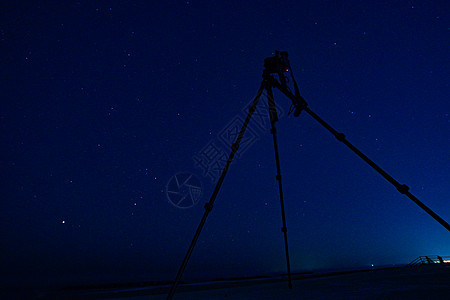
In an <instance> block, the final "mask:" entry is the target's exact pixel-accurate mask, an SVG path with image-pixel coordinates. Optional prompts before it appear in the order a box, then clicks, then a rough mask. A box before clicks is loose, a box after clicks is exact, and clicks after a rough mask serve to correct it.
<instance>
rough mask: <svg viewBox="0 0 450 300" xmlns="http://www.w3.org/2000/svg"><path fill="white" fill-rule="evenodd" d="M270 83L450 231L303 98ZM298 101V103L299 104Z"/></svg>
mask: <svg viewBox="0 0 450 300" xmlns="http://www.w3.org/2000/svg"><path fill="white" fill-rule="evenodd" d="M271 83H272V84H273V85H274V86H275V87H276V88H278V89H279V90H280V91H281V92H283V94H285V95H286V96H287V97H288V98H290V99H291V100H292V103H293V104H294V105H295V104H300V106H301V109H302V110H305V111H306V112H307V113H308V114H309V115H310V116H311V117H313V118H314V119H315V120H316V121H317V122H319V123H320V125H322V126H323V127H325V128H326V129H327V130H328V131H329V132H331V134H333V135H334V137H335V138H336V139H337V140H338V141H340V142H342V143H344V145H346V146H347V147H348V148H350V150H352V151H353V152H354V153H355V154H356V155H358V156H359V157H360V158H361V159H362V160H364V161H365V162H366V163H367V164H368V165H369V166H371V167H372V168H373V169H374V170H375V171H377V172H378V173H379V174H380V175H381V176H383V177H384V178H385V179H386V180H387V181H389V182H390V183H391V184H392V185H393V186H394V187H395V188H396V189H397V190H398V191H399V192H400V193H401V194H404V195H406V196H407V197H408V198H409V199H411V200H412V201H413V202H414V203H415V204H417V205H418V206H419V207H420V208H421V209H423V210H424V211H425V212H426V213H427V214H429V215H430V216H431V217H433V219H435V220H436V221H438V222H439V224H441V225H442V226H444V228H445V229H447V230H448V231H450V225H449V224H448V223H447V222H446V221H445V220H444V219H442V218H441V217H440V216H439V215H438V214H436V213H435V212H434V211H432V210H431V209H430V208H429V207H428V206H426V205H425V204H423V202H421V201H420V200H419V199H417V197H416V196H414V195H413V194H411V193H410V192H409V187H408V186H407V185H405V184H400V183H399V182H398V181H397V180H395V179H394V178H393V177H392V176H391V175H389V174H388V173H386V171H384V170H383V169H382V168H381V167H380V166H378V165H377V164H376V163H374V162H373V161H372V160H371V159H370V158H368V157H367V156H366V155H365V154H364V153H362V152H361V151H360V150H359V149H358V148H356V147H355V146H353V144H352V143H350V142H349V141H347V140H346V139H345V135H344V134H343V133H340V132H337V131H336V130H335V129H334V128H333V127H331V126H330V124H328V123H327V122H325V121H324V120H323V119H322V118H321V117H319V116H318V115H317V114H316V113H315V112H313V111H312V110H311V109H309V107H308V106H307V104H306V102H305V100H304V99H303V98H301V97H300V98H301V99H299V97H297V96H295V95H294V94H292V93H291V92H290V91H289V90H288V89H286V88H284V87H283V86H282V85H281V84H280V83H279V82H277V81H276V80H272V81H271ZM299 101H300V103H299Z"/></svg>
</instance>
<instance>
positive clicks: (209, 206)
mask: <svg viewBox="0 0 450 300" xmlns="http://www.w3.org/2000/svg"><path fill="white" fill-rule="evenodd" d="M263 90H264V82H263V83H262V84H261V87H260V88H259V90H258V93H257V94H256V97H255V99H254V100H253V102H252V105H251V106H250V108H249V112H248V114H247V118H246V119H245V121H244V124H243V125H242V128H241V130H240V131H239V135H238V137H237V138H236V141H235V142H234V144H233V145H232V146H231V153H230V155H229V156H228V160H227V162H226V164H225V167H224V168H223V170H222V174H221V175H220V177H219V180H218V181H217V184H216V187H215V188H214V191H213V193H212V195H211V198H210V199H209V202H208V203H206V204H205V213H204V214H203V217H202V220H201V221H200V224H199V225H198V227H197V231H196V232H195V235H194V238H193V239H192V242H191V244H190V246H189V249H188V251H187V253H186V256H185V257H184V260H183V263H182V264H181V266H180V269H179V270H178V273H177V277H176V279H175V282H174V283H173V285H172V286H171V288H170V291H169V294H168V295H167V299H172V297H173V295H174V294H175V290H176V288H177V286H178V283H179V282H180V279H181V276H182V275H183V272H184V269H185V268H186V265H187V263H188V261H189V258H190V257H191V254H192V251H193V250H194V247H195V244H196V243H197V240H198V237H199V236H200V233H201V231H202V229H203V226H204V225H205V222H206V218H207V217H208V214H209V213H210V212H211V210H212V209H213V204H214V201H215V200H216V197H217V194H218V193H219V190H220V187H221V186H222V183H223V180H224V179H225V175H226V174H227V172H228V168H229V167H230V165H231V162H232V161H233V157H234V155H235V154H236V152H237V151H238V149H239V144H240V143H241V140H242V137H243V136H244V133H245V130H246V129H247V125H248V123H249V122H250V119H251V117H252V115H253V113H254V112H255V110H256V105H257V104H258V101H259V98H260V97H261V94H262V92H263Z"/></svg>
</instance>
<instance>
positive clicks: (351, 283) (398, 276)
mask: <svg viewBox="0 0 450 300" xmlns="http://www.w3.org/2000/svg"><path fill="white" fill-rule="evenodd" d="M294 279H295V280H294V281H293V288H292V289H289V288H288V286H287V282H286V281H282V280H280V279H274V278H272V279H258V280H241V281H233V282H215V283H203V284H197V285H189V286H180V288H179V289H178V290H177V293H176V294H175V296H174V299H361V298H364V299H379V298H383V299H386V298H387V299H450V264H434V265H422V266H417V267H409V268H407V267H404V268H390V269H381V270H373V271H359V272H350V273H335V274H334V275H326V274H310V275H298V276H295V277H294ZM167 290H168V287H164V288H160V289H153V290H152V289H150V290H148V289H147V290H145V289H142V288H141V289H134V290H130V289H129V290H127V291H125V290H120V291H115V292H114V293H106V294H105V293H101V294H96V295H94V294H90V295H89V296H88V297H89V298H90V297H93V298H97V297H102V296H103V297H106V298H108V299H165V298H166V296H167ZM154 293H161V294H154Z"/></svg>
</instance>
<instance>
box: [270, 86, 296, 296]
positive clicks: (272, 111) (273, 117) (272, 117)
mask: <svg viewBox="0 0 450 300" xmlns="http://www.w3.org/2000/svg"><path fill="white" fill-rule="evenodd" d="M266 90H267V98H268V101H269V114H270V123H271V125H272V128H271V129H270V133H272V137H273V147H274V149H275V162H276V165H277V176H276V178H277V181H278V190H279V192H280V204H281V219H282V221H283V227H282V228H281V231H282V232H283V234H284V249H285V251H286V266H287V273H288V280H289V283H288V284H289V288H290V289H291V288H292V279H291V264H290V262H289V248H288V238H287V227H286V215H285V213H284V199H283V187H282V185H281V167H280V156H279V155H278V142H277V129H276V127H275V123H276V122H277V121H278V116H277V111H276V107H275V101H274V99H273V93H272V88H271V87H267V88H266Z"/></svg>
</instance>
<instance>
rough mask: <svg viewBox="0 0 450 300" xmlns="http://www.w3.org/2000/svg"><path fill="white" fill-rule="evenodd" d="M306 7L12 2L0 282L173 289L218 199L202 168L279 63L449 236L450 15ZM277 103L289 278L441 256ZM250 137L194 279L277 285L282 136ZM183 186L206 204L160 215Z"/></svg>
mask: <svg viewBox="0 0 450 300" xmlns="http://www.w3.org/2000/svg"><path fill="white" fill-rule="evenodd" d="M303 2H304V3H300V1H195V0H193V1H188V2H187V1H148V2H144V1H140V2H132V1H99V2H96V3H92V1H78V2H76V1H65V2H64V3H59V2H50V1H48V2H46V1H44V2H36V3H27V4H20V3H19V4H18V3H14V4H5V3H2V4H1V7H0V20H1V21H0V34H1V40H0V49H1V52H2V59H1V61H0V62H1V65H0V70H1V71H0V72H1V73H0V74H1V77H0V88H1V98H2V101H1V106H0V107H1V110H0V126H1V134H0V141H1V145H2V159H1V165H2V172H1V202H0V203H1V204H0V205H1V211H2V213H3V215H2V217H1V218H0V228H1V229H0V230H1V231H0V232H1V236H2V242H1V244H2V246H1V249H2V250H1V252H2V255H1V263H2V268H1V269H2V277H4V278H9V279H12V280H18V279H20V278H22V279H23V278H33V277H34V278H37V277H39V278H44V277H45V276H50V277H53V278H55V277H58V278H63V279H64V278H66V279H67V280H72V279H73V280H74V281H77V280H80V278H84V277H89V276H91V277H96V278H100V277H102V276H104V275H106V274H109V275H111V276H118V277H120V278H125V279H127V280H132V279H133V278H134V277H133V276H136V277H139V276H140V277H139V278H146V279H154V280H158V279H159V280H165V279H174V276H175V274H176V271H177V270H178V266H179V264H180V263H181V261H182V259H183V257H184V254H185V252H186V250H187V247H188V246H189V243H190V241H191V239H192V237H193V234H194V231H195V229H196V227H197V225H198V223H199V221H200V218H201V216H202V215H203V211H204V209H203V204H204V203H205V202H207V201H208V200H209V197H210V195H211V192H212V190H213V188H214V179H213V180H211V177H210V176H207V175H206V176H205V173H203V170H202V169H201V168H199V165H198V164H197V166H196V162H195V160H194V158H195V157H197V158H198V157H201V156H202V153H203V150H205V149H207V147H209V146H211V145H215V146H216V149H219V150H220V151H224V152H225V153H226V154H228V153H229V151H230V148H229V147H225V146H224V144H221V143H222V141H221V138H220V137H223V133H224V132H228V131H229V130H230V129H232V127H233V126H234V125H233V124H234V123H233V121H234V120H236V118H243V117H244V116H245V113H244V110H245V109H246V107H247V106H248V104H249V103H250V101H251V100H252V99H253V98H254V96H255V95H256V92H257V90H258V88H259V85H260V82H261V74H262V70H263V62H264V58H266V57H269V56H272V53H273V52H274V50H285V51H288V52H289V58H290V61H291V64H292V68H293V71H294V73H295V75H296V79H297V81H298V83H299V86H300V90H301V92H302V95H303V96H304V97H305V98H306V100H307V101H308V103H309V107H310V108H311V109H312V110H313V111H315V112H316V113H317V114H319V115H320V116H321V117H322V118H324V119H325V120H326V121H327V122H329V123H330V124H331V125H332V126H334V127H335V128H336V129H337V130H338V131H342V132H344V133H345V134H346V135H347V138H348V140H349V141H350V142H352V143H353V144H354V145H355V146H357V147H358V148H359V149H360V150H361V151H363V152H364V153H365V154H367V155H368V156H369V157H370V158H371V159H373V160H374V161H375V162H376V163H378V164H379V165H380V166H381V167H383V168H384V169H385V170H386V171H387V172H388V173H390V174H391V175H392V176H393V177H394V178H396V179H397V180H398V181H399V182H401V183H405V184H408V185H409V186H410V187H411V192H412V194H414V195H415V196H417V197H418V198H419V199H420V200H421V201H423V202H424V203H425V204H427V205H428V206H429V207H430V208H431V209H433V210H434V211H435V212H436V213H437V214H439V215H440V216H441V217H442V218H444V219H446V220H447V221H449V219H450V205H449V203H448V195H449V193H450V186H449V184H448V183H449V182H450V176H449V172H448V170H449V169H450V161H449V158H448V157H449V156H448V153H449V133H450V132H449V122H450V117H449V113H450V105H449V101H448V99H449V94H450V93H449V92H450V90H449V86H448V79H449V73H448V70H449V69H450V64H449V58H448V50H449V48H448V45H449V42H450V39H449V5H448V3H447V2H446V1H432V2H430V1H303ZM275 100H276V102H277V105H278V106H279V107H280V109H281V110H282V111H283V112H284V113H283V115H282V116H281V117H280V121H279V122H278V124H277V126H278V132H279V135H278V137H279V148H280V160H281V172H282V175H283V187H284V192H285V206H286V218H287V226H288V237H289V242H290V253H291V263H292V267H293V270H294V271H300V270H311V269H320V268H335V267H339V268H340V267H360V266H363V267H364V266H370V265H371V264H374V265H375V266H377V265H384V264H397V263H407V262H409V261H410V260H412V259H414V258H415V257H417V256H419V255H427V254H441V255H448V254H450V235H449V232H448V231H447V230H445V229H444V228H443V227H442V226H441V225H439V224H438V223H437V222H436V221H435V220H433V219H432V218H431V217H430V216H428V215H427V214H426V213H425V212H423V211H422V210H421V209H420V208H419V207H418V206H416V205H415V204H414V203H413V202H412V201H410V200H409V199H408V198H407V197H405V196H403V195H401V194H399V193H398V192H397V191H396V190H395V188H394V187H393V186H391V185H390V184H389V183H388V182H387V181H385V180H384V179H383V178H382V177H381V176H380V175H379V174H377V173H376V172H375V171H373V170H372V169H371V168H370V167H368V166H367V165H366V164H365V163H364V162H363V161H362V160H361V159H359V158H358V157H357V156H356V155H355V154H353V153H352V152H351V151H350V150H348V149H347V148H346V147H345V146H344V145H342V144H341V143H339V142H337V141H336V139H335V138H334V137H333V136H332V135H331V134H329V133H328V132H327V131H326V130H325V129H324V128H322V127H321V126H320V125H319V124H318V123H317V122H315V121H314V120H313V119H312V118H311V117H310V116H309V115H307V114H302V115H300V117H299V118H294V117H293V116H292V115H289V116H288V115H287V112H288V110H289V106H290V100H288V99H287V98H285V97H284V96H283V95H282V94H281V93H279V92H275ZM266 101H267V98H266V97H262V98H261V104H265V102H266ZM261 109H263V108H261ZM253 121H254V122H253V123H251V125H250V129H251V130H252V131H251V132H250V131H249V134H250V135H248V136H247V137H253V140H251V141H252V144H251V145H249V147H248V149H246V151H243V152H242V151H241V153H240V154H241V155H240V157H239V158H238V159H237V160H236V162H235V163H234V164H233V165H232V166H231V168H230V171H229V173H228V175H227V177H226V179H225V181H224V184H223V186H222V189H221V191H220V193H219V196H218V198H217V200H216V203H215V207H214V210H213V211H212V213H211V214H210V216H209V218H208V220H207V223H206V226H205V228H204V230H203V232H202V235H201V236H200V239H199V241H198V244H197V246H196V249H195V250H194V253H193V255H192V258H191V261H190V262H189V265H188V267H187V269H186V272H185V276H184V278H185V279H188V278H194V277H204V278H208V277H209V278H213V277H217V276H225V275H226V276H241V275H247V274H255V273H270V272H284V271H285V258H284V250H283V236H282V233H281V232H280V227H281V214H280V205H279V198H278V190H277V185H276V181H275V174H276V172H275V161H274V153H273V144H272V137H271V135H270V133H269V130H268V127H267V128H264V126H262V127H258V124H257V123H256V119H255V120H253ZM211 143H212V144H211ZM180 172H188V173H191V174H194V176H195V177H196V178H197V180H198V182H200V183H201V185H202V196H201V198H200V199H197V200H199V203H197V204H196V205H195V206H193V207H191V208H188V209H180V208H177V207H175V206H174V205H172V204H171V203H170V202H169V200H168V198H167V195H168V193H167V192H168V190H167V188H168V187H167V184H168V182H169V180H170V179H171V178H172V177H173V176H174V175H176V174H178V173H180ZM138 274H139V276H138Z"/></svg>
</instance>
